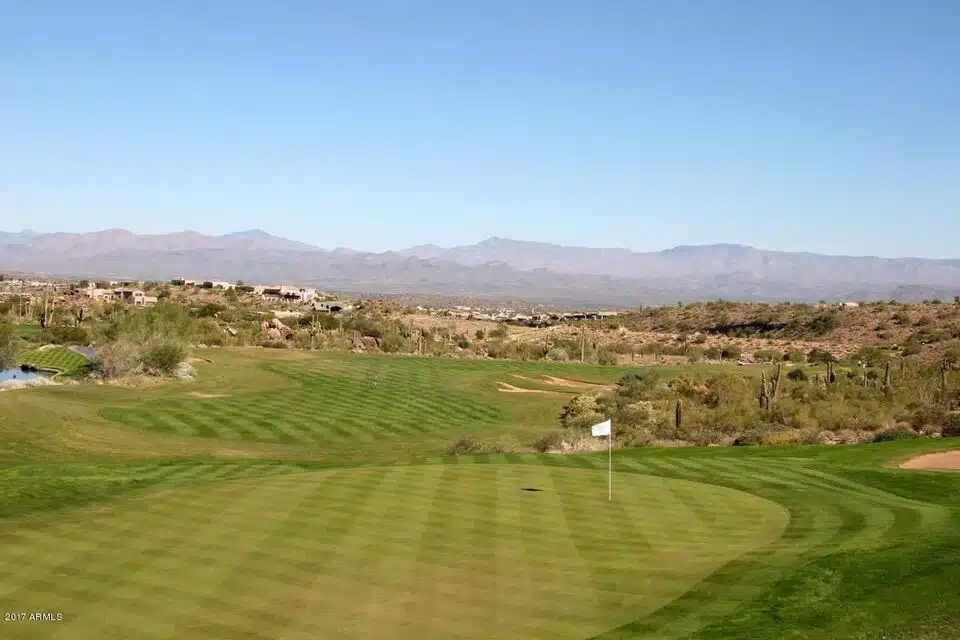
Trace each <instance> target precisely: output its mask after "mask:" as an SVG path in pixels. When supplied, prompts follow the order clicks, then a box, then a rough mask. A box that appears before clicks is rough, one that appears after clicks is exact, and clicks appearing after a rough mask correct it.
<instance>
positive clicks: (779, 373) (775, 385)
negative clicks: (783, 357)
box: [770, 364, 783, 403]
mask: <svg viewBox="0 0 960 640" xmlns="http://www.w3.org/2000/svg"><path fill="white" fill-rule="evenodd" d="M781 382H783V365H782V364H778V365H777V376H776V377H775V378H774V379H773V383H772V384H771V387H772V392H771V393H770V402H772V403H776V401H777V392H778V391H780V383H781Z"/></svg>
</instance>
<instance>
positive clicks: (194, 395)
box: [187, 391, 227, 400]
mask: <svg viewBox="0 0 960 640" xmlns="http://www.w3.org/2000/svg"><path fill="white" fill-rule="evenodd" d="M187 395H188V396H190V397H191V398H202V399H204V400H212V399H214V398H226V397H227V396H226V395H225V394H223V393H203V392H202V391H188V392H187Z"/></svg>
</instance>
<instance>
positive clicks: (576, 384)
mask: <svg viewBox="0 0 960 640" xmlns="http://www.w3.org/2000/svg"><path fill="white" fill-rule="evenodd" d="M513 375H514V376H516V377H517V378H521V379H523V380H529V381H531V382H540V383H546V384H552V385H553V386H555V387H567V388H569V389H612V388H613V386H612V385H608V384H594V383H592V382H581V381H580V380H567V379H566V378H556V377H554V376H547V375H544V376H540V377H539V378H530V377H527V376H524V375H520V374H519V373H514V374H513Z"/></svg>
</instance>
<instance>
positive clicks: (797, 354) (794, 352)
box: [783, 349, 807, 364]
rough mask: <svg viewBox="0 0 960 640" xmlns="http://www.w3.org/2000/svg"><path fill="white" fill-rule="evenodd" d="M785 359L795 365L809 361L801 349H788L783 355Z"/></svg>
mask: <svg viewBox="0 0 960 640" xmlns="http://www.w3.org/2000/svg"><path fill="white" fill-rule="evenodd" d="M783 359H784V360H786V361H788V362H793V363H794V364H800V363H801V362H806V361H807V356H806V355H804V353H803V351H800V350H799V349H787V351H786V353H784V354H783Z"/></svg>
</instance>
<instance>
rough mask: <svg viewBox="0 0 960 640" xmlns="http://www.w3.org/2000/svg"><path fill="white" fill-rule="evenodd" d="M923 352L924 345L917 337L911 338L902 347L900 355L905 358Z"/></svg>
mask: <svg viewBox="0 0 960 640" xmlns="http://www.w3.org/2000/svg"><path fill="white" fill-rule="evenodd" d="M921 351H923V345H922V344H920V341H919V340H917V339H916V338H915V337H911V338H909V339H908V340H906V341H905V342H904V343H903V344H902V345H901V346H900V353H901V354H903V355H904V356H915V355H918V354H919V353H920V352H921Z"/></svg>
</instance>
